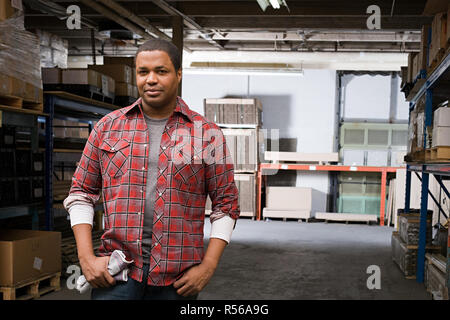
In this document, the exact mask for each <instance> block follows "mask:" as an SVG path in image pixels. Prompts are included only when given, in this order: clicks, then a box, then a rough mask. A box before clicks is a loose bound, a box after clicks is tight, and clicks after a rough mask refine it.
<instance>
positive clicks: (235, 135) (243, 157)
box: [222, 128, 263, 172]
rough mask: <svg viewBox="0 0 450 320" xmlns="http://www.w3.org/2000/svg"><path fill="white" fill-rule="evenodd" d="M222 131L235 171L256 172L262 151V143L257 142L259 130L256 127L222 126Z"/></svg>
mask: <svg viewBox="0 0 450 320" xmlns="http://www.w3.org/2000/svg"><path fill="white" fill-rule="evenodd" d="M222 132H223V134H224V136H225V140H226V143H227V147H228V149H229V150H230V153H231V157H232V159H233V164H234V170H235V172H256V171H257V170H258V163H259V160H260V159H261V158H262V151H263V150H261V148H262V146H263V144H261V143H259V140H260V138H261V137H259V134H260V133H261V132H260V131H259V130H256V129H226V128H223V129H222Z"/></svg>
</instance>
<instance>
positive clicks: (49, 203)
mask: <svg viewBox="0 0 450 320" xmlns="http://www.w3.org/2000/svg"><path fill="white" fill-rule="evenodd" d="M119 108H120V107H118V106H114V105H112V104H109V103H105V102H101V101H96V100H92V99H88V98H85V97H81V96H77V95H74V94H70V93H67V92H62V91H44V112H45V113H46V114H47V115H46V126H45V158H46V159H47V160H46V163H45V221H46V223H45V226H46V229H47V230H53V219H54V211H53V170H54V166H53V157H54V153H57V152H58V151H57V150H55V149H54V148H53V120H54V119H55V118H58V119H74V118H75V119H77V120H78V121H79V122H85V123H88V124H89V128H90V129H92V127H91V121H97V120H99V119H100V118H101V117H102V116H104V115H106V114H108V113H110V112H112V111H114V110H116V109H119ZM89 131H90V130H89ZM80 156H81V154H80Z"/></svg>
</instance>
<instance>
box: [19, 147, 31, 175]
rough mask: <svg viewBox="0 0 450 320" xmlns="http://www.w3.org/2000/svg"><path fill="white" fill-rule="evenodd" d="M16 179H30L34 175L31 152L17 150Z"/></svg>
mask: <svg viewBox="0 0 450 320" xmlns="http://www.w3.org/2000/svg"><path fill="white" fill-rule="evenodd" d="M15 153H16V177H29V176H31V173H32V163H31V162H32V161H31V158H32V156H31V155H32V153H31V151H30V150H16V151H15Z"/></svg>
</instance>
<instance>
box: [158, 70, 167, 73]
mask: <svg viewBox="0 0 450 320" xmlns="http://www.w3.org/2000/svg"><path fill="white" fill-rule="evenodd" d="M159 73H167V71H166V70H159Z"/></svg>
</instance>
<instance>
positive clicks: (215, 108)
mask: <svg viewBox="0 0 450 320" xmlns="http://www.w3.org/2000/svg"><path fill="white" fill-rule="evenodd" d="M204 108H205V117H206V118H207V119H208V120H210V121H213V122H215V123H218V124H241V125H244V124H246V125H257V126H260V125H261V124H262V105H261V102H260V101H259V100H258V99H237V98H236V99H234V98H233V99H231V98H230V99H227V98H224V99H205V100H204Z"/></svg>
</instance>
